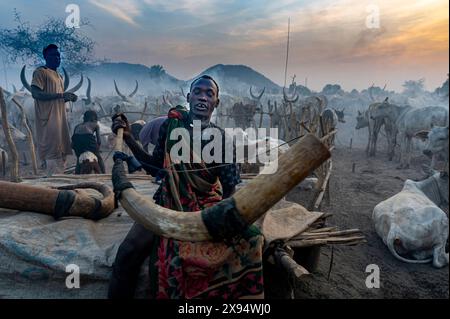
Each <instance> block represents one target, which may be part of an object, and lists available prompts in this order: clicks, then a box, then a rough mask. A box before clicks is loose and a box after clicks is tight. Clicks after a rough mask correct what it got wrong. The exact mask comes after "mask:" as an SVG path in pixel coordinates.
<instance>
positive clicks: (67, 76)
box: [62, 68, 70, 92]
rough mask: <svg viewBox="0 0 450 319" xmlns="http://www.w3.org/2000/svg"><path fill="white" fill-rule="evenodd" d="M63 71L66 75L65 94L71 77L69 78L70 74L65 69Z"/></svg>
mask: <svg viewBox="0 0 450 319" xmlns="http://www.w3.org/2000/svg"><path fill="white" fill-rule="evenodd" d="M62 70H63V73H64V92H66V90H67V89H68V88H69V84H70V77H69V73H67V71H66V69H65V68H62Z"/></svg>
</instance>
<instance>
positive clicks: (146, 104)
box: [141, 99, 148, 120]
mask: <svg viewBox="0 0 450 319" xmlns="http://www.w3.org/2000/svg"><path fill="white" fill-rule="evenodd" d="M147 106H148V102H147V99H145V103H144V110H143V111H142V114H141V120H143V119H144V115H145V111H147Z"/></svg>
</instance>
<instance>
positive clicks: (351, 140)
mask: <svg viewBox="0 0 450 319" xmlns="http://www.w3.org/2000/svg"><path fill="white" fill-rule="evenodd" d="M352 143H353V138H351V139H350V149H352Z"/></svg>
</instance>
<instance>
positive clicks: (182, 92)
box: [180, 86, 186, 97]
mask: <svg viewBox="0 0 450 319" xmlns="http://www.w3.org/2000/svg"><path fill="white" fill-rule="evenodd" d="M180 89H181V95H183V96H184V97H186V94H184V90H183V87H182V86H180Z"/></svg>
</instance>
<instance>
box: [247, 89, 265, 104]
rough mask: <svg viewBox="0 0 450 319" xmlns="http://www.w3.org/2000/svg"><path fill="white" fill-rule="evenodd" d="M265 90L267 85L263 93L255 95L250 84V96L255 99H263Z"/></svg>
mask: <svg viewBox="0 0 450 319" xmlns="http://www.w3.org/2000/svg"><path fill="white" fill-rule="evenodd" d="M265 90H266V87H264V88H263V89H262V91H261V93H260V94H259V96H256V95H254V94H253V92H252V86H250V96H251V97H252V99H255V100H258V101H259V100H260V99H261V97H262V96H263V94H264V91H265Z"/></svg>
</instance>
